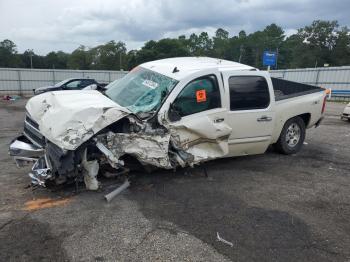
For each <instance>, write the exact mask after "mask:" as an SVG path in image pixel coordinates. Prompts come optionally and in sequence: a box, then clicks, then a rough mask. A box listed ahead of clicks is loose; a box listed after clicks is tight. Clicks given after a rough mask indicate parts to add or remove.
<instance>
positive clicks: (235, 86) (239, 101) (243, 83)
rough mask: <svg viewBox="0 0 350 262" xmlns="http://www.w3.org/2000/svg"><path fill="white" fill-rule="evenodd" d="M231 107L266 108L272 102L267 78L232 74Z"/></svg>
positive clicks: (232, 108)
mask: <svg viewBox="0 0 350 262" xmlns="http://www.w3.org/2000/svg"><path fill="white" fill-rule="evenodd" d="M229 88H230V109H231V111H237V110H253V109H264V108H267V107H268V106H269V104H270V94H269V88H268V84H267V82H266V79H265V78H264V77H261V76H231V77H230V78H229Z"/></svg>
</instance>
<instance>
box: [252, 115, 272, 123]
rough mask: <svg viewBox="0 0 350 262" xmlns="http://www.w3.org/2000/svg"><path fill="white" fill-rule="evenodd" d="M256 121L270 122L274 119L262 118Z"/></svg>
mask: <svg viewBox="0 0 350 262" xmlns="http://www.w3.org/2000/svg"><path fill="white" fill-rule="evenodd" d="M256 121H258V122H270V121H272V117H269V116H262V117H260V118H258V119H257V120H256Z"/></svg>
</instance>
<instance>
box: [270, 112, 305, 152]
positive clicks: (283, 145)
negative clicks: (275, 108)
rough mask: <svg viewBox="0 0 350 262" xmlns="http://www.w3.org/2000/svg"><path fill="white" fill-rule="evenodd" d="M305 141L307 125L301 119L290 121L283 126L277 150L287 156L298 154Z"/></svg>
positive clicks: (296, 118) (276, 145) (295, 118)
mask: <svg viewBox="0 0 350 262" xmlns="http://www.w3.org/2000/svg"><path fill="white" fill-rule="evenodd" d="M304 140H305V123H304V120H303V119H302V118H300V117H298V116H297V117H293V118H291V119H289V120H288V121H287V122H286V123H285V124H284V126H283V129H282V132H281V134H280V137H279V139H278V141H277V142H276V144H275V148H276V149H277V151H278V152H280V153H281V154H285V155H291V154H296V153H298V152H299V151H300V149H301V148H302V146H303V144H304Z"/></svg>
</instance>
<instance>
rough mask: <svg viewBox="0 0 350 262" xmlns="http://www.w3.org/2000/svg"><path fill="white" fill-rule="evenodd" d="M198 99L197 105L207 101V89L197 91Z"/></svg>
mask: <svg viewBox="0 0 350 262" xmlns="http://www.w3.org/2000/svg"><path fill="white" fill-rule="evenodd" d="M196 98H197V103H200V102H205V101H207V92H206V91H205V89H202V90H197V91H196Z"/></svg>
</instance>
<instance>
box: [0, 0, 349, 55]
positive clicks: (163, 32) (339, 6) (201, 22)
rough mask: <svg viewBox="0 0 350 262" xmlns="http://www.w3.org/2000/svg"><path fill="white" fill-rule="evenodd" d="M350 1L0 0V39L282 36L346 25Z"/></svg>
mask: <svg viewBox="0 0 350 262" xmlns="http://www.w3.org/2000/svg"><path fill="white" fill-rule="evenodd" d="M349 11H350V0H332V1H330V0H103V1H98V0H54V1H53V0H0V41H2V40H3V39H10V40H12V41H14V42H15V43H16V44H17V47H18V51H20V52H23V51H24V50H26V49H34V51H35V52H36V53H38V54H46V53H47V52H49V51H52V50H54V51H58V50H63V51H67V52H71V51H72V50H74V49H75V48H77V47H78V46H79V45H80V44H83V45H86V46H89V47H93V46H96V45H97V44H101V43H105V42H107V41H109V40H117V41H118V40H120V41H124V42H126V44H127V48H128V50H130V49H134V48H140V47H141V46H142V44H143V43H144V42H145V41H147V40H151V39H160V38H164V37H177V36H179V35H181V34H186V35H189V34H191V33H193V32H194V33H199V32H202V31H207V32H208V33H209V34H210V35H212V34H213V33H214V32H215V30H216V29H217V28H219V27H222V28H224V29H226V30H228V31H229V32H230V35H234V34H237V33H238V32H239V31H240V30H242V29H243V30H246V32H248V33H249V32H252V31H255V30H260V29H263V28H264V27H265V26H266V25H268V24H271V23H276V24H278V25H280V26H282V27H283V28H284V30H285V31H286V32H287V34H291V33H293V32H295V29H297V28H300V27H303V26H305V25H308V24H310V23H311V22H312V21H313V20H316V19H327V20H338V21H339V23H340V25H347V26H349V25H350V15H349Z"/></svg>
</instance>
